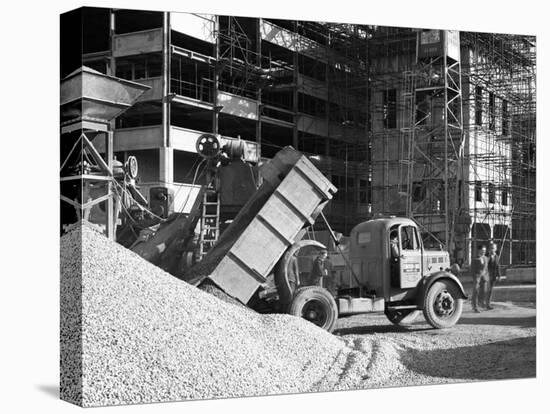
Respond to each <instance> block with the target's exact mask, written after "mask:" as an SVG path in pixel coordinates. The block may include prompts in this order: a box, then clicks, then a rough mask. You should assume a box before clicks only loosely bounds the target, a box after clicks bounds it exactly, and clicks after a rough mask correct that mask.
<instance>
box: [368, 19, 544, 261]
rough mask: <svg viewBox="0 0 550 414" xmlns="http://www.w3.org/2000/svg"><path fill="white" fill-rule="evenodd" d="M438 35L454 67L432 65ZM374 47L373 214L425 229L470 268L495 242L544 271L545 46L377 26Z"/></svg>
mask: <svg viewBox="0 0 550 414" xmlns="http://www.w3.org/2000/svg"><path fill="white" fill-rule="evenodd" d="M438 33H440V35H441V37H442V38H444V37H445V36H453V37H454V40H452V41H451V40H449V41H448V42H447V41H445V42H444V43H443V44H444V45H447V44H453V42H454V44H455V46H456V45H457V44H458V45H459V48H457V50H455V52H454V57H453V58H451V57H450V56H449V53H448V51H446V50H442V51H440V52H438V53H435V54H433V53H432V55H422V49H421V43H420V39H421V36H425V37H426V38H427V39H429V37H430V36H436V37H437V36H439V34H438ZM458 36H460V41H459V42H458V41H457V40H458V39H457V38H458ZM414 46H416V48H414ZM369 49H370V54H369V64H370V66H371V68H372V69H371V70H372V72H371V73H372V76H371V78H370V87H369V89H370V91H371V95H373V99H372V100H371V101H370V109H369V113H370V114H372V118H373V125H372V128H371V133H370V140H371V146H372V154H373V155H372V160H371V162H370V165H371V169H372V192H373V199H372V203H373V211H374V213H381V214H396V215H397V214H405V215H407V216H409V217H411V218H414V219H416V220H417V222H418V223H419V224H420V225H421V226H422V227H423V230H425V233H426V234H428V235H430V236H432V237H429V239H431V240H435V241H437V243H441V244H442V245H443V246H445V248H446V249H448V250H449V252H450V253H451V256H452V258H453V260H454V261H456V262H458V263H460V264H463V263H465V262H466V263H467V262H469V260H470V258H471V255H472V252H473V251H475V249H476V247H477V246H478V245H479V244H480V243H484V244H485V243H487V242H489V241H495V242H497V243H498V245H499V249H500V251H501V259H502V263H503V264H506V265H532V264H534V263H535V238H536V237H535V222H536V217H535V214H536V209H535V191H536V189H535V187H536V171H535V168H536V165H535V136H536V119H535V112H536V111H535V110H536V95H535V83H536V64H535V39H534V38H532V37H528V36H519V35H499V34H483V33H464V32H463V33H460V35H458V33H456V32H455V34H453V33H452V32H450V31H433V30H419V29H399V28H377V30H376V32H375V36H374V37H373V39H372V40H371V41H370V42H369Z"/></svg>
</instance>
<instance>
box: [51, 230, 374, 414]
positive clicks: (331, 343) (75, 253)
mask: <svg viewBox="0 0 550 414" xmlns="http://www.w3.org/2000/svg"><path fill="white" fill-rule="evenodd" d="M61 251H62V255H61V312H62V314H61V398H62V399H64V400H67V401H70V402H73V403H76V404H78V405H82V406H100V405H111V404H130V403H144V402H155V401H176V400H185V399H203V398H219V397H239V396H252V395H266V394H279V393H297V392H306V391H311V390H320V389H334V388H335V387H336V384H337V382H338V380H339V378H340V377H341V376H342V372H343V371H346V372H347V371H349V370H350V369H351V370H353V368H350V367H352V366H355V365H356V364H354V363H353V362H354V361H353V359H354V358H357V355H355V354H357V353H361V352H359V351H356V350H353V349H352V348H350V347H349V346H347V345H346V343H345V342H344V341H342V340H340V339H338V338H337V337H335V336H333V335H331V334H329V333H327V332H325V331H324V330H322V329H320V328H318V327H316V326H314V325H312V324H310V323H309V322H306V321H304V320H302V319H299V318H296V317H292V316H288V315H260V314H257V313H255V312H252V311H250V310H249V309H247V308H245V307H243V306H235V305H233V304H231V303H227V302H224V301H221V300H219V299H218V298H216V297H214V296H212V295H210V294H208V293H205V292H203V291H201V290H199V289H197V288H195V287H193V286H191V285H189V284H187V283H186V282H183V281H181V280H178V279H177V278H175V277H173V276H171V275H169V274H168V273H165V272H164V271H162V270H160V269H159V268H157V267H156V266H154V265H152V264H150V263H148V262H147V261H145V260H143V259H141V258H140V257H139V256H137V255H136V254H134V253H133V252H131V251H129V250H127V249H125V248H124V247H122V246H120V245H118V244H116V243H113V242H111V241H109V240H108V239H107V238H105V237H104V236H102V235H101V234H99V233H97V232H96V231H95V230H93V229H91V228H88V227H87V226H82V227H81V228H76V229H74V230H73V231H72V232H70V233H69V234H66V235H64V236H63V237H62V238H61ZM80 298H81V299H80ZM80 300H81V303H80ZM80 310H81V312H82V313H81V315H80ZM80 333H81V336H80V335H79V334H80ZM80 350H81V351H82V354H81V356H80V352H79V351H80ZM354 355H355V356H354ZM365 355H367V354H365ZM350 358H351V359H350ZM327 376H328V377H327ZM352 382H353V378H352V379H351V380H350V384H351V383H352Z"/></svg>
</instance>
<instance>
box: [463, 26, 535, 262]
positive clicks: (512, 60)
mask: <svg viewBox="0 0 550 414" xmlns="http://www.w3.org/2000/svg"><path fill="white" fill-rule="evenodd" d="M463 44H464V47H465V49H466V50H467V52H468V53H469V58H470V59H469V60H468V64H467V66H465V68H464V72H465V77H466V78H467V80H468V82H469V84H470V88H469V94H468V95H467V98H466V99H467V100H468V102H469V106H470V107H471V108H473V116H471V117H470V122H469V124H468V131H469V135H470V137H476V138H477V145H476V146H474V145H472V143H470V146H469V148H470V150H471V151H470V154H469V157H468V160H467V161H468V163H469V169H470V170H471V171H472V174H471V176H470V180H469V181H468V185H469V187H470V188H473V189H474V190H473V191H474V197H476V196H477V198H478V199H479V198H480V197H479V195H480V194H479V193H480V192H481V203H480V202H477V203H476V205H475V207H476V209H475V211H474V214H473V217H475V222H474V225H473V228H472V234H471V240H470V241H471V244H472V249H474V248H475V245H476V244H477V243H479V242H485V241H487V240H494V241H496V242H497V243H498V244H499V247H500V249H501V251H502V259H503V262H504V263H505V264H511V265H534V264H535V262H536V249H535V242H536V204H535V202H536V154H535V151H536V53H535V52H536V49H535V45H536V40H535V38H534V37H531V36H520V35H509V34H488V33H464V34H463ZM485 195H486V196H487V197H485ZM499 195H500V197H499Z"/></svg>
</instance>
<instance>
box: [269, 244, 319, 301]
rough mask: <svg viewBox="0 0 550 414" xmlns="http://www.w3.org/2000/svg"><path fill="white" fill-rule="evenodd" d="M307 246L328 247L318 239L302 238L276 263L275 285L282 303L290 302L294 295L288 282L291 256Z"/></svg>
mask: <svg viewBox="0 0 550 414" xmlns="http://www.w3.org/2000/svg"><path fill="white" fill-rule="evenodd" d="M306 246H313V247H317V248H318V249H326V247H325V245H324V244H323V243H319V242H318V241H316V240H300V241H299V242H296V243H294V244H293V245H292V246H290V247H289V248H288V249H287V250H286V251H285V252H284V254H283V256H282V257H281V258H280V259H279V261H278V262H277V264H276V265H275V269H274V270H275V271H274V278H275V286H276V287H277V293H278V294H279V300H280V301H281V303H282V304H288V303H290V301H291V300H292V295H293V292H292V291H291V289H290V284H289V283H288V264H289V262H290V258H291V257H292V255H293V254H294V253H296V252H297V251H298V250H300V249H302V248H303V247H306Z"/></svg>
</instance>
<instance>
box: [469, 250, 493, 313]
mask: <svg viewBox="0 0 550 414" xmlns="http://www.w3.org/2000/svg"><path fill="white" fill-rule="evenodd" d="M486 253H487V248H486V247H485V246H484V245H480V246H479V247H478V248H477V257H476V258H475V259H473V260H472V278H473V282H474V286H473V290H472V309H473V311H474V312H475V313H479V305H486V303H487V302H486V298H487V285H488V284H489V268H488V263H489V258H488V257H487V256H486Z"/></svg>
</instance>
